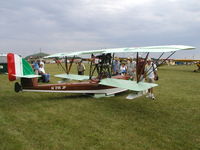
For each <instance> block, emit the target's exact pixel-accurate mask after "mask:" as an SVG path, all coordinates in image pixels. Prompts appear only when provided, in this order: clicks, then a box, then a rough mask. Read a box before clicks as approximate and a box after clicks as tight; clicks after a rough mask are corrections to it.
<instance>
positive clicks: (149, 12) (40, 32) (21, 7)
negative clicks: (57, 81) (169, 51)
mask: <svg viewBox="0 0 200 150" xmlns="http://www.w3.org/2000/svg"><path fill="white" fill-rule="evenodd" d="M0 18H1V20H0V28H1V34H0V50H1V51H3V52H7V51H8V49H13V50H14V51H15V52H16V53H20V54H24V55H27V54H30V53H32V52H33V50H34V49H35V50H39V49H40V48H42V49H44V50H46V51H47V52H49V53H53V52H55V50H61V51H64V50H75V49H79V50H85V49H94V48H105V47H124V46H148V45H162V44H164V45H166V44H187V45H192V46H200V40H199V38H198V37H199V34H200V33H199V24H200V19H199V18H200V3H199V2H198V0H190V1H187V0H163V1H159V0H140V1H136V0H123V1H121V0H76V1H75V0H43V1H34V0H29V1H27V0H18V1H14V0H9V1H0ZM56 52H57V51H56Z"/></svg>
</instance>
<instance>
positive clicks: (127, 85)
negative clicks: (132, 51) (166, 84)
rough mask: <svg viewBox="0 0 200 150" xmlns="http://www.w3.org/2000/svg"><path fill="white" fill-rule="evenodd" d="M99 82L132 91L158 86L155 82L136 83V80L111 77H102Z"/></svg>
mask: <svg viewBox="0 0 200 150" xmlns="http://www.w3.org/2000/svg"><path fill="white" fill-rule="evenodd" d="M99 84H102V85H107V86H113V87H119V88H124V89H128V90H133V91H144V90H147V89H150V88H152V87H155V86H158V84H155V83H145V82H139V83H137V82H136V81H130V80H123V79H111V78H106V79H102V80H101V82H100V83H99Z"/></svg>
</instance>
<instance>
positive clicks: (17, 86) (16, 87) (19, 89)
mask: <svg viewBox="0 0 200 150" xmlns="http://www.w3.org/2000/svg"><path fill="white" fill-rule="evenodd" d="M20 91H22V86H21V85H20V84H19V83H18V82H15V92H17V93H18V92H20Z"/></svg>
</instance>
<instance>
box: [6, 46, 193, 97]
mask: <svg viewBox="0 0 200 150" xmlns="http://www.w3.org/2000/svg"><path fill="white" fill-rule="evenodd" d="M191 49H195V48H194V47H191V46H185V45H167V46H150V47H125V48H112V49H99V50H88V51H78V52H71V53H69V52H66V53H57V54H53V55H49V56H47V57H46V58H65V67H64V66H62V68H63V70H64V72H65V73H64V74H58V75H55V76H56V77H59V78H64V79H70V80H83V81H82V82H72V83H71V82H66V83H57V84H38V77H40V75H36V74H35V73H34V71H33V69H32V67H31V66H30V64H29V63H28V62H27V61H26V60H25V59H24V58H22V57H20V56H18V55H16V54H13V53H9V54H7V62H8V78H9V80H10V81H15V80H16V79H17V78H19V79H20V83H19V82H16V83H15V91H16V92H19V91H27V92H28V91H29V92H60V93H82V94H93V95H94V96H95V97H102V96H112V95H114V94H115V93H119V92H123V91H126V90H132V91H135V92H140V91H145V90H148V89H150V88H152V87H155V86H158V85H157V84H155V83H146V82H144V81H142V80H141V74H142V72H141V71H140V72H139V70H141V69H138V67H139V65H138V64H139V53H146V56H145V58H144V62H145V63H144V64H143V66H142V69H144V68H145V65H146V62H147V58H148V56H149V53H150V52H152V53H162V54H161V55H160V57H159V58H158V59H160V58H161V57H162V56H163V54H164V53H167V52H170V55H169V56H168V57H167V58H166V59H164V60H163V62H164V61H166V60H167V59H168V58H169V57H170V56H172V55H173V54H174V53H175V52H176V51H179V50H191ZM115 53H136V81H131V80H128V79H130V76H122V75H116V76H113V75H112V66H113V64H112V63H113V60H114V56H115ZM88 54H89V55H91V59H92V60H93V61H91V62H90V69H89V75H88V76H86V75H75V74H70V70H71V67H72V64H73V62H74V61H73V60H74V58H75V56H80V55H88ZM69 57H73V59H72V61H71V62H69V61H68V58H69ZM140 67H141V66H140ZM95 72H97V76H94V73H95ZM129 98H130V97H129ZM132 98H133V97H132Z"/></svg>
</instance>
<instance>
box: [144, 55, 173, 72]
mask: <svg viewBox="0 0 200 150" xmlns="http://www.w3.org/2000/svg"><path fill="white" fill-rule="evenodd" d="M175 52H176V51H174V52H172V53H171V54H170V55H169V56H168V57H167V58H165V59H164V60H163V61H162V62H161V64H163V63H164V62H165V61H166V60H167V59H168V58H169V57H171V56H172V55H174V53H175ZM162 55H163V54H161V56H162ZM161 56H160V57H161ZM160 57H159V58H160ZM158 60H159V59H158ZM156 62H158V61H156ZM151 67H153V66H151ZM151 67H150V69H151ZM157 68H158V65H157V66H156V67H155V68H154V69H153V70H152V71H151V72H149V73H148V74H147V76H148V75H149V74H150V73H152V72H153V71H155V70H156V69H157ZM150 69H149V70H150ZM149 70H148V71H149ZM148 71H146V73H147V72H148Z"/></svg>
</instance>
